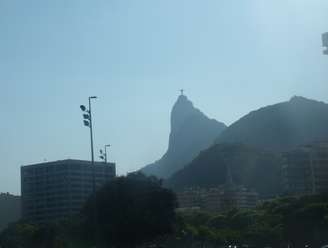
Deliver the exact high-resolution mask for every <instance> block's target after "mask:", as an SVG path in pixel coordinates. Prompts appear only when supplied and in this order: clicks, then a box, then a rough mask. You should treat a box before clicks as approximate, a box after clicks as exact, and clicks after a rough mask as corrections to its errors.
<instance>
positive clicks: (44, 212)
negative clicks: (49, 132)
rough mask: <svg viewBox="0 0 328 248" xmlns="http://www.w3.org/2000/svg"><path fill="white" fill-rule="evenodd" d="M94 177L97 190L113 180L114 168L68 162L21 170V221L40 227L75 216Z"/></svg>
mask: <svg viewBox="0 0 328 248" xmlns="http://www.w3.org/2000/svg"><path fill="white" fill-rule="evenodd" d="M93 173H94V174H93ZM93 175H95V185H96V188H99V187H101V186H102V185H104V184H105V183H106V182H109V181H110V180H112V179H113V178H114V177H115V175H116V169H115V164H114V163H106V164H105V163H103V162H95V165H94V166H92V165H91V162H90V161H83V160H72V159H67V160H60V161H54V162H46V163H40V164H32V165H26V166H22V167H21V193H22V216H23V218H24V219H25V220H27V221H31V222H37V223H43V222H49V221H54V220H58V219H62V218H65V217H68V216H72V215H75V214H77V213H78V212H79V211H80V210H81V208H82V206H83V204H84V203H85V202H86V200H87V199H88V197H89V196H90V195H91V193H92V191H93Z"/></svg>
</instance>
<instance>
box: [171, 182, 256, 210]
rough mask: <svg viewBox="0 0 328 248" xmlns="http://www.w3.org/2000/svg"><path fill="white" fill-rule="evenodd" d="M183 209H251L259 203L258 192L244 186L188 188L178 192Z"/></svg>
mask: <svg viewBox="0 0 328 248" xmlns="http://www.w3.org/2000/svg"><path fill="white" fill-rule="evenodd" d="M177 198H178V202H179V207H180V208H181V209H195V208H199V209H203V210H206V211H210V212H221V211H226V210H229V209H232V208H239V209H250V208H255V207H256V205H257V203H258V193H257V192H255V191H253V190H249V189H247V188H245V187H244V186H233V187H229V186H227V185H222V186H219V187H215V188H209V189H205V188H188V189H185V190H183V191H180V192H178V193H177Z"/></svg>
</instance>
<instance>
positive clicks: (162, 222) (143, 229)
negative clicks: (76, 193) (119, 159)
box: [83, 173, 177, 247]
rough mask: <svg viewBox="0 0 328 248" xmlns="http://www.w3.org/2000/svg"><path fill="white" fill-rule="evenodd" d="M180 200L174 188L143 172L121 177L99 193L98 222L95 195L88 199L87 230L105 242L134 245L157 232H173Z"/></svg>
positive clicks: (125, 245) (154, 236)
mask: <svg viewBox="0 0 328 248" xmlns="http://www.w3.org/2000/svg"><path fill="white" fill-rule="evenodd" d="M176 207H177V202H176V198H175V195H174V193H173V192H172V191H171V190H168V189H165V188H163V187H162V186H161V181H160V180H158V179H156V178H154V177H145V176H144V175H142V174H139V173H138V174H130V175H129V176H127V177H119V178H117V179H116V180H114V181H112V182H110V183H109V184H107V185H106V186H105V187H104V188H102V189H101V190H100V191H99V192H97V194H96V209H97V211H96V219H97V220H96V222H97V223H96V225H92V224H93V223H94V217H95V214H94V211H93V208H94V198H91V199H90V201H89V202H88V203H87V205H86V208H85V209H84V211H83V214H84V215H85V216H86V226H87V227H93V226H96V229H94V228H88V233H94V235H95V236H96V238H97V239H98V241H99V242H103V243H105V244H106V245H115V246H122V247H134V246H135V245H137V244H140V243H143V242H146V241H150V240H152V239H155V238H157V237H158V236H162V235H166V234H169V233H172V232H173V227H174V223H175V208H176Z"/></svg>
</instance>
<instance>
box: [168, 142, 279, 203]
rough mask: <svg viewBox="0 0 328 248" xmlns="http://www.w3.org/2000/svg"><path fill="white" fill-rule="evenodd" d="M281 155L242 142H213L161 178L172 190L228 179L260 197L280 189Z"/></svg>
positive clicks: (223, 181)
mask: <svg viewBox="0 0 328 248" xmlns="http://www.w3.org/2000/svg"><path fill="white" fill-rule="evenodd" d="M281 163H282V160H281V157H280V156H279V155H276V154H274V153H271V152H267V151H263V150H260V149H257V148H254V147H250V146H247V145H244V144H217V145H214V146H212V147H210V148H209V149H207V150H205V151H202V152H201V153H200V154H199V156H198V157H197V158H195V159H194V160H193V161H192V162H191V163H190V164H189V165H187V166H186V167H184V168H183V169H182V170H180V171H178V172H176V173H175V174H174V175H172V176H171V177H170V178H169V179H167V180H166V181H165V184H166V186H168V187H170V188H173V189H174V190H176V191H179V190H182V189H184V188H188V187H202V188H211V187H216V186H219V185H222V184H225V183H226V182H227V178H226V177H227V175H228V173H227V168H229V169H230V172H229V174H230V175H231V178H232V182H233V183H234V184H236V185H244V186H246V187H248V188H251V189H255V190H256V191H257V192H258V193H259V194H260V196H261V197H262V198H266V197H272V196H274V195H278V194H280V193H281V192H282V185H281V183H280V182H281V174H280V171H281V169H280V168H281Z"/></svg>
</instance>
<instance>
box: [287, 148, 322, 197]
mask: <svg viewBox="0 0 328 248" xmlns="http://www.w3.org/2000/svg"><path fill="white" fill-rule="evenodd" d="M282 174H283V185H284V190H285V192H286V193H287V194H296V195H297V194H299V195H302V194H317V193H327V192H328V143H314V144H311V145H307V146H303V147H299V148H297V149H295V150H293V151H290V152H287V153H285V154H284V165H283V168H282Z"/></svg>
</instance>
